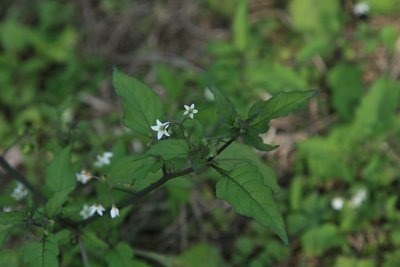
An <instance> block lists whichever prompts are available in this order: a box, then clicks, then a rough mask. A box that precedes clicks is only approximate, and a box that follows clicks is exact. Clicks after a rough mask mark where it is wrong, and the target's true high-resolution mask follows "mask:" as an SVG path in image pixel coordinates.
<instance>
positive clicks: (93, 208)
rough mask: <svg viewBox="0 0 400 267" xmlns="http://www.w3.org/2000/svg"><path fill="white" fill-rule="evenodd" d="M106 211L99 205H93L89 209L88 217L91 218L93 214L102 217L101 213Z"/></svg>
mask: <svg viewBox="0 0 400 267" xmlns="http://www.w3.org/2000/svg"><path fill="white" fill-rule="evenodd" d="M105 210H106V209H105V208H104V207H103V206H102V205H101V204H97V203H95V204H93V205H92V206H91V207H90V215H91V216H92V215H93V214H95V213H96V212H97V214H99V215H100V216H103V211H105Z"/></svg>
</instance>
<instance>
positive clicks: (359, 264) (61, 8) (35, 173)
mask: <svg viewBox="0 0 400 267" xmlns="http://www.w3.org/2000/svg"><path fill="white" fill-rule="evenodd" d="M0 19H1V22H0V111H1V112H0V151H1V152H4V151H5V150H6V149H7V154H6V157H7V160H8V161H9V162H10V163H11V164H12V165H13V166H14V167H16V168H18V169H19V170H20V171H21V172H23V173H24V174H26V175H27V177H29V179H30V180H31V181H32V182H33V183H34V184H36V185H38V186H40V181H42V180H43V175H44V169H45V168H46V165H47V163H48V160H49V159H50V156H49V153H48V151H49V150H52V149H53V148H54V147H56V146H59V145H63V144H66V143H68V142H70V141H71V140H73V141H74V158H73V160H74V162H75V165H76V170H79V168H80V167H81V166H85V165H86V166H88V165H90V164H92V162H93V161H94V159H95V157H96V155H97V154H100V153H102V152H103V151H108V150H112V151H113V152H114V153H116V154H118V153H133V152H140V151H142V150H143V149H144V148H145V144H143V143H142V142H141V140H140V139H138V137H137V136H134V135H132V133H130V132H129V130H127V129H126V128H124V127H123V126H122V123H121V118H122V107H121V101H120V99H119V98H118V97H116V95H115V93H114V91H113V88H112V86H111V72H112V67H113V66H114V65H115V66H117V67H118V68H120V69H121V70H123V71H125V72H126V73H128V74H130V75H133V76H135V77H137V78H139V79H141V80H143V81H145V82H146V83H147V84H148V85H150V86H151V87H152V88H153V89H154V90H156V92H157V93H158V94H159V95H161V96H162V98H163V99H164V100H165V102H166V103H167V108H168V109H169V110H170V111H171V112H174V111H177V110H180V109H182V107H183V104H190V103H195V104H196V107H197V108H198V109H199V113H198V116H199V118H200V120H201V121H202V122H204V124H205V125H212V124H213V123H215V122H216V117H215V109H214V108H213V100H212V95H210V92H209V91H208V90H207V86H210V85H212V86H215V87H218V88H220V89H221V90H222V91H224V92H225V93H226V94H227V95H228V96H229V97H230V98H231V99H232V101H233V102H234V103H235V104H236V105H237V107H238V109H239V110H246V108H247V107H248V106H250V104H251V103H253V102H254V101H255V100H257V99H260V98H261V99H268V98H269V97H270V96H271V95H274V94H276V93H279V92H282V91H292V90H309V89H318V90H320V93H319V95H318V97H316V98H314V99H312V100H311V101H310V103H309V104H308V106H307V107H306V108H305V109H303V110H301V111H299V112H296V113H294V114H291V115H290V116H288V117H285V118H282V119H276V120H274V121H272V124H271V128H270V130H269V132H268V133H267V134H266V135H264V136H263V139H264V141H265V142H266V143H272V144H279V145H280V147H279V148H278V149H277V150H276V151H274V152H268V153H259V152H257V153H258V156H259V160H260V164H264V171H265V172H268V173H269V174H270V175H271V177H275V178H276V180H277V182H278V184H279V185H280V186H281V190H280V191H279V192H278V193H277V194H276V195H275V197H276V200H277V201H278V203H279V206H280V208H281V210H282V213H283V216H284V219H285V221H286V224H287V230H288V233H289V238H290V244H289V246H285V245H284V244H283V243H282V242H281V241H280V240H279V239H278V238H277V237H276V236H274V235H273V234H272V232H271V231H270V230H269V229H265V228H263V227H262V226H260V225H259V224H258V223H256V222H254V221H252V220H249V219H247V218H244V217H241V216H239V215H237V214H236V213H235V212H234V211H232V210H231V208H230V207H229V206H227V205H226V204H225V203H223V202H221V201H219V200H216V199H215V193H214V187H213V185H214V183H215V180H216V177H214V176H213V175H212V174H210V173H206V174H203V175H200V176H198V177H196V178H197V179H195V180H191V181H188V180H177V181H173V182H170V183H169V184H168V185H167V186H165V187H164V189H161V190H158V191H157V192H155V193H153V194H151V195H150V196H148V197H146V198H145V199H143V200H141V201H140V202H139V203H138V204H137V205H135V206H134V207H132V208H130V209H129V210H127V211H126V212H125V213H124V214H123V216H121V217H123V218H122V219H121V220H119V221H118V222H116V223H115V224H117V225H112V227H111V226H110V227H109V228H107V227H108V226H104V225H103V226H102V225H101V224H100V223H98V222H97V224H94V225H93V228H92V230H93V232H91V234H90V235H89V237H87V239H86V240H85V243H86V245H87V247H88V248H87V250H88V256H89V259H91V266H107V265H108V266H112V265H110V264H111V263H110V260H109V259H105V258H104V257H102V255H103V254H104V253H106V252H107V251H109V247H110V246H112V245H113V244H116V243H117V242H118V240H123V241H124V242H126V243H127V244H129V245H130V246H131V248H132V249H133V252H134V253H135V257H138V258H139V259H143V260H144V261H145V262H147V263H148V264H149V266H170V267H172V266H188V267H189V266H190V267H197V266H199V267H200V266H209V267H212V266H238V267H242V266H250V267H263V266H282V267H283V266H304V267H312V266H319V267H320V266H335V267H374V266H382V267H398V266H400V229H399V223H400V210H399V207H400V200H399V199H398V198H399V192H400V191H399V189H400V180H399V179H400V174H399V173H400V172H399V167H400V141H399V136H400V119H399V107H400V83H399V76H400V34H399V33H400V2H399V1H398V0H369V1H364V2H363V3H361V4H360V3H357V1H351V0H282V1H279V0H248V1H245V0H243V1H242V0H197V1H196V0H170V1H156V0H143V1H140V0H135V1H128V0H99V1H89V0H73V1H61V0H32V1H26V0H16V1H9V0H3V1H2V2H1V6H0ZM212 131H213V129H212V128H210V129H208V132H209V133H212ZM17 136H22V137H21V138H16V137H17ZM238 149H239V150H238V151H240V153H249V155H250V154H251V151H250V150H249V149H248V148H245V147H239V148H238ZM0 173H1V176H2V179H1V180H0V185H1V187H0V190H1V196H0V206H2V208H3V209H4V208H6V207H12V208H13V209H18V208H21V207H23V206H24V205H25V204H24V202H16V201H15V199H13V198H12V197H11V194H12V191H13V188H15V182H14V181H13V180H12V179H11V177H8V176H7V175H4V174H3V172H0ZM91 190H93V189H90V187H89V188H83V189H82V190H80V191H79V192H77V193H76V194H75V195H74V198H73V200H70V203H69V205H70V211H71V214H76V216H78V217H79V215H78V212H79V209H80V208H81V206H82V205H83V204H84V203H87V202H89V201H88V199H90V197H91V195H92V191H91ZM95 190H97V191H98V192H101V190H102V189H99V188H96V189H95ZM71 202H72V203H71ZM96 227H97V228H96ZM104 227H105V228H104ZM21 233H23V232H21V230H19V231H18V230H16V232H15V233H14V234H12V235H11V236H9V237H8V238H7V239H5V242H3V247H2V252H1V253H0V265H1V266H18V255H20V254H19V253H20V248H21V247H23V244H24V242H25V241H26V239H27V237H26V236H24V238H21ZM59 238H60V240H61V241H59V243H60V244H61V245H60V251H61V256H60V259H61V261H62V266H82V265H81V263H80V256H79V250H78V249H76V250H74V249H70V250H63V249H62V247H63V245H62V244H63V242H64V241H65V242H66V243H65V244H68V238H66V239H67V240H63V239H62V238H64V237H63V236H61V237H59ZM3 239H4V238H3ZM3 241H4V240H3ZM65 247H68V245H65ZM102 251H103V254H101V253H99V252H102ZM138 266H139V265H138ZM140 266H141V265H140Z"/></svg>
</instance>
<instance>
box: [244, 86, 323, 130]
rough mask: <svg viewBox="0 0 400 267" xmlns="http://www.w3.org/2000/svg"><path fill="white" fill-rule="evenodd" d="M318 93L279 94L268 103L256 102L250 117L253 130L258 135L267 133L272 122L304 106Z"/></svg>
mask: <svg viewBox="0 0 400 267" xmlns="http://www.w3.org/2000/svg"><path fill="white" fill-rule="evenodd" d="M317 92H318V91H316V90H309V91H295V92H285V93H279V94H277V95H275V96H273V97H272V98H270V99H268V100H267V101H258V102H256V103H255V104H254V105H253V106H252V107H251V108H250V110H249V113H248V117H249V119H250V121H251V128H254V129H255V130H256V131H257V132H258V133H263V132H266V131H267V130H268V128H269V126H268V123H269V121H270V120H272V119H274V118H278V117H283V116H286V115H288V114H289V112H292V111H294V110H296V109H298V108H299V107H300V106H301V105H302V104H304V103H305V102H306V101H307V100H309V99H310V98H311V97H313V96H315V95H316V93H317Z"/></svg>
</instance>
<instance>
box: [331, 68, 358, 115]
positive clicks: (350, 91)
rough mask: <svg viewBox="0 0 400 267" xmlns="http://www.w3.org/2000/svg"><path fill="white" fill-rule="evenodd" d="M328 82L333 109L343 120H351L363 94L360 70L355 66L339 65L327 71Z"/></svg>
mask: <svg viewBox="0 0 400 267" xmlns="http://www.w3.org/2000/svg"><path fill="white" fill-rule="evenodd" d="M328 82H329V86H330V87H331V90H332V94H333V96H332V104H333V106H334V108H335V109H336V110H337V111H338V113H339V115H340V116H341V117H343V118H344V119H351V118H352V117H353V113H354V108H355V107H356V106H357V104H358V100H359V99H360V98H361V95H362V93H363V82H362V72H361V70H360V69H359V68H357V67H356V66H351V65H347V64H339V65H337V66H335V67H334V68H332V69H331V70H330V71H329V75H328Z"/></svg>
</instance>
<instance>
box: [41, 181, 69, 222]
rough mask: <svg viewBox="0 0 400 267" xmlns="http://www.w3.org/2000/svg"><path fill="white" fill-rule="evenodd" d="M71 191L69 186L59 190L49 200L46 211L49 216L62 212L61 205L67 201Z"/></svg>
mask: <svg viewBox="0 0 400 267" xmlns="http://www.w3.org/2000/svg"><path fill="white" fill-rule="evenodd" d="M70 192H71V191H70V189H69V188H67V189H65V190H61V191H58V192H57V193H55V194H54V195H53V196H52V197H51V198H50V199H49V201H47V203H46V212H47V215H48V216H50V217H53V216H55V215H57V214H59V213H60V212H61V207H62V206H63V205H64V203H65V201H67V199H68V195H69V193H70Z"/></svg>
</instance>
